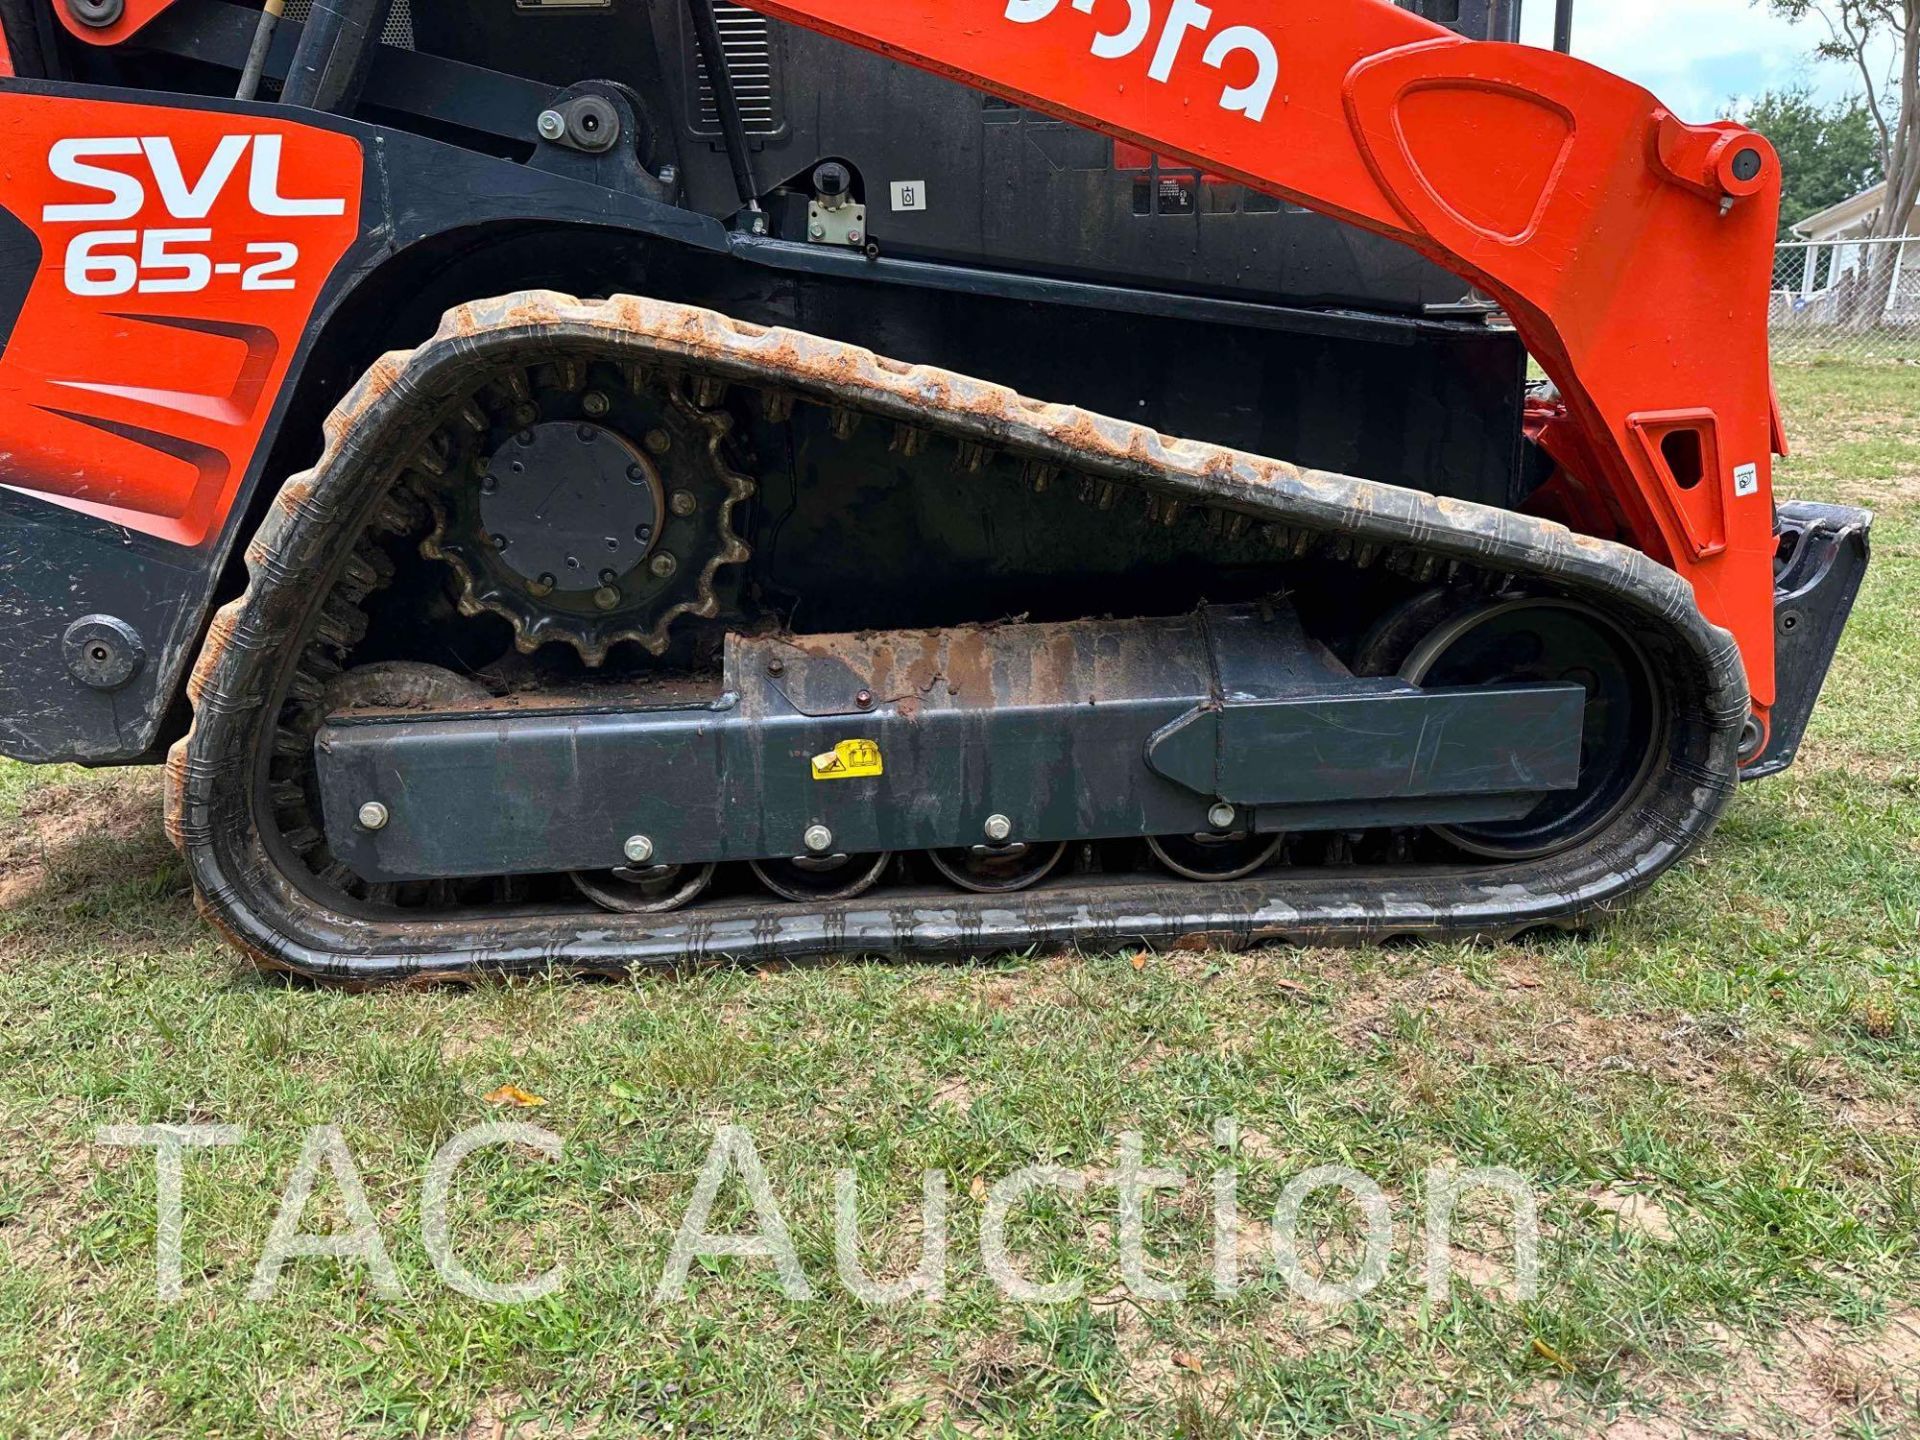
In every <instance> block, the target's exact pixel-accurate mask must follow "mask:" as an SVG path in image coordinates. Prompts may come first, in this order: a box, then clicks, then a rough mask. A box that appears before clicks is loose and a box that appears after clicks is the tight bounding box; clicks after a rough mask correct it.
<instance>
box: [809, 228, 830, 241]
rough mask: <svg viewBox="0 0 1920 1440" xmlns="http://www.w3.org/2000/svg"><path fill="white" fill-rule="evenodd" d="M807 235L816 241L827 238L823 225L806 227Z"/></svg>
mask: <svg viewBox="0 0 1920 1440" xmlns="http://www.w3.org/2000/svg"><path fill="white" fill-rule="evenodd" d="M807 233H808V234H809V235H811V236H813V238H814V239H816V240H824V239H826V238H827V227H826V226H824V225H809V226H808V227H807Z"/></svg>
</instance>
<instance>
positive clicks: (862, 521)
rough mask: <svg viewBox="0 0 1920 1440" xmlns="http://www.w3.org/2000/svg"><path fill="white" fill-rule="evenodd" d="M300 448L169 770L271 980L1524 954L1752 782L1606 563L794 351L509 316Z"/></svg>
mask: <svg viewBox="0 0 1920 1440" xmlns="http://www.w3.org/2000/svg"><path fill="white" fill-rule="evenodd" d="M327 435H328V444H327V448H326V452H325V454H324V456H323V457H322V459H321V461H320V463H319V464H318V465H317V466H316V467H315V468H314V469H313V470H311V471H309V472H307V473H304V474H301V475H298V476H295V477H294V478H292V479H291V480H289V481H288V482H287V483H286V485H285V486H284V487H283V489H282V491H281V493H280V495H279V497H278V499H277V501H276V502H275V504H274V506H273V508H272V510H271V512H270V514H269V517H268V519H267V521H266V523H265V524H264V525H263V527H262V528H261V530H260V532H259V534H258V535H257V536H256V537H255V539H254V541H253V544H252V545H251V547H250V548H249V551H248V555H247V561H248V570H249V575H250V584H249V585H248V588H247V590H246V592H245V594H244V595H242V596H241V597H240V598H239V599H238V600H236V601H234V602H233V603H231V604H229V605H228V606H227V607H225V608H224V609H223V610H222V611H221V612H220V613H219V615H218V616H217V618H216V620H215V623H214V626H213V629H212V633H211V635H210V637H209V641H208V644H207V646H206V648H205V651H204V654H203V657H202V659H201V661H200V663H199V665H198V667H197V669H196V672H195V674H194V677H193V680H192V683H191V686H190V693H191V695H192V698H193V703H194V719H193V725H192V729H191V731H190V732H189V734H188V735H187V737H186V738H185V739H184V740H182V741H181V742H179V743H178V744H177V745H176V746H175V748H174V751H173V754H172V756H171V761H170V771H171V776H170V782H171V783H170V787H169V790H170V801H169V824H170V829H171V832H172V834H173V835H174V837H175V840H176V842H177V843H178V844H179V845H180V846H181V848H182V850H183V851H184V853H185V855H186V857H187V859H188V862H189V864H190V867H191V869H192V871H193V874H194V878H195V881H196V886H197V888H198V890H199V893H200V894H201V896H202V898H203V904H204V906H205V908H206V910H207V912H208V913H209V915H210V916H211V918H212V919H213V920H214V921H215V923H217V924H218V925H220V926H221V928H222V929H223V930H225V931H226V932H227V934H228V935H229V936H230V937H231V938H233V939H234V940H235V942H236V943H238V944H239V945H241V946H242V947H243V948H244V949H246V950H247V951H249V952H250V953H252V954H253V955H254V956H255V957H256V958H257V959H258V960H259V961H261V962H262V963H264V964H266V965H269V966H273V967H279V968H285V969H288V970H292V971H296V972H299V973H302V974H307V975H312V976H316V977H323V978H328V979H333V980H340V981H346V982H349V983H355V982H374V981H384V980H392V979H404V978H421V977H431V978H444V977H447V976H454V975H462V974H471V973H475V972H478V971H482V970H485V971H493V972H501V971H505V972H529V971H539V970H545V969H548V968H561V969H566V970H577V971H594V972H617V971H621V970H625V969H628V968H630V967H635V966H649V965H653V966H658V965H680V964H686V963H694V962H700V961H707V960H717V959H722V958H724V959H730V960H747V961H751V960H763V959H770V958H774V957H793V956H796V955H807V954H826V953H845V952H855V953H860V952H868V953H887V954H899V953H928V952H982V951H991V950H1004V949H1008V948H1018V947H1024V946H1029V945H1034V944H1061V943H1067V944H1085V945H1100V946H1107V945H1118V944H1138V943H1145V944H1182V945H1198V944H1204V945H1209V946H1225V947H1237V946H1243V945H1248V944H1253V943H1261V942H1266V941H1273V940H1294V941H1314V942H1324V941H1343V940H1362V939H1366V940H1380V939H1387V938H1392V937H1398V936H1445V935H1465V934H1479V935H1486V934H1510V933H1514V932H1518V931H1522V930H1526V929H1530V928H1533V927H1538V926H1560V925H1572V924H1578V923H1581V922H1582V921H1584V920H1585V919H1587V918H1590V917H1591V916H1592V915H1594V914H1595V913H1596V912H1599V911H1601V910H1603V909H1605V908H1606V907H1608V906H1609V905H1612V904H1614V903H1617V902H1618V901H1620V900H1622V899H1624V898H1625V897H1627V896H1628V895H1630V894H1632V893H1634V892H1635V891H1637V890H1639V889H1640V888H1642V887H1644V886H1645V885H1646V884H1648V883H1650V882H1651V881H1652V880H1653V878H1654V877H1655V876H1657V875H1658V874H1659V873H1660V872H1661V871H1662V870H1663V869H1665V868H1666V867H1667V866H1668V865H1670V864H1671V863H1672V862H1673V861H1674V860H1675V859H1676V858H1677V857H1679V856H1680V855H1681V854H1683V853H1685V852H1686V851H1687V850H1688V849H1690V848H1691V847H1692V846H1693V845H1694V844H1696V843H1697V842H1698V841H1699V840H1700V839H1701V838H1702V837H1703V836H1704V834H1705V833H1706V832H1707V831H1708V830H1709V829H1710V827H1711V826H1712V824H1713V822H1714V820H1715V818H1716V817H1717V815H1718V813H1719V811H1720V809H1721V807H1722V806H1723V805H1724V803H1725V801H1726V798H1727V796H1728V795H1729V794H1730V793H1731V790H1732V788H1733V785H1734V781H1735V775H1736V752H1737V748H1738V746H1739V744H1740V737H1741V731H1742V727H1743V723H1744V722H1745V721H1746V720H1747V702H1746V692H1745V685H1744V679H1743V676H1742V674H1741V671H1740V666H1739V660H1738V655H1737V652H1736V651H1735V649H1734V648H1733V646H1732V643H1731V641H1730V640H1729V638H1728V637H1727V636H1726V635H1725V634H1724V632H1721V631H1719V630H1717V629H1715V628H1714V627H1712V626H1711V625H1709V624H1707V623H1706V622H1705V621H1704V620H1703V619H1702V618H1701V616H1700V614H1699V611H1698V609H1697V607H1696V606H1695V604H1694V601H1693V598H1692V596H1691V594H1689V593H1688V592H1687V587H1686V586H1685V585H1684V583H1683V582H1681V581H1680V580H1679V579H1678V578H1677V577H1676V576H1675V575H1674V574H1673V573H1672V572H1671V571H1670V570H1667V569H1666V568H1664V567H1662V566H1659V565H1657V564H1655V563H1653V562H1651V561H1650V560H1648V559H1647V558H1646V557H1645V556H1643V555H1640V554H1638V553H1637V552H1634V551H1632V550H1629V549H1626V548H1625V547H1622V546H1618V545H1614V544H1610V543H1606V542H1602V541H1598V540H1594V539H1591V538H1587V537H1583V536H1579V535H1576V534H1574V533H1573V532H1571V531H1569V530H1567V529H1565V528H1563V527H1561V526H1559V525H1556V524H1553V523H1550V522H1547V521H1543V520H1538V519H1533V518H1530V517H1527V516H1523V515H1520V514H1516V513H1514V512H1511V511H1503V510H1496V509H1492V508H1489V507H1483V506H1479V505H1474V504H1470V503H1466V502H1462V501H1457V500H1448V499H1442V498H1435V497H1433V496H1429V495H1424V494H1420V493H1416V492H1414V491H1410V490H1405V489H1400V488H1396V487H1392V486H1387V485H1381V484H1376V483H1371V482H1367V481H1363V480H1357V479H1353V478H1350V477H1346V476H1341V475H1335V474H1330V473H1327V472H1320V471H1311V470H1303V469H1300V468H1297V467H1294V466H1290V465H1286V464H1283V463H1280V462H1276V461H1272V460H1265V459H1260V458H1256V457H1254V456H1250V455H1246V454H1243V453H1238V452H1234V451H1231V450H1225V449H1221V448H1218V447H1215V446H1212V445H1208V444H1204V443H1200V442H1197V441H1190V440H1178V439H1172V438H1168V437H1165V436H1161V435H1158V434H1155V433H1152V432H1150V431H1147V430H1144V429H1142V428H1140V427H1137V426H1134V425H1130V424H1128V423H1126V422H1123V421H1119V420H1114V419H1110V418H1105V417H1101V416H1097V415H1092V414H1088V413H1085V412H1083V411H1080V410H1077V409H1073V408H1070V407H1067V406H1061V405H1054V404H1049V403H1046V402H1044V401H1042V400H1039V399H1034V398H1029V397H1024V396H1020V395H1017V394H1015V393H1013V392H1011V391H1007V390H1004V389H1001V388H999V387H996V386H993V385H989V384H986V383H984V382H980V381H977V380H972V379H968V378H966V377H963V376H959V375H954V374H950V373H948V372H944V371H941V370H938V369H934V368H931V367H924V366H906V365H901V364H897V363H895V362H891V361H888V360H885V359H882V358H879V357H876V356H874V355H872V354H870V353H868V352H866V351H862V350H859V349H856V348H854V347H850V346H846V345H842V344H838V343H836V342H832V341H827V340H824V339H821V338H819V337H817V336H809V335H804V334H799V333H796V332H792V331H784V330H779V329H764V328H761V327H757V326H750V325H744V324H738V323H735V322H732V321H729V320H727V319H726V318H724V317H722V316H720V315H718V314H715V313H713V312H710V311H705V310H699V309H695V308H691V307H686V306H680V305H674V304H668V303H664V302H659V301H652V300H642V299H635V298H631V297H616V298H614V299H611V300H605V301H598V302H593V301H579V300H575V299H572V298H570V297H566V296H561V295H557V294H551V293H543V292H522V293H518V294H514V295H510V296H505V297H502V298H500V299H496V300H490V301H485V302H479V303H476V304H473V305H470V306H466V307H463V308H462V309H460V310H456V311H454V312H452V313H451V314H449V315H448V316H447V318H446V321H445V322H444V324H443V325H442V327H441V329H440V332H439V333H438V334H437V335H436V336H435V337H434V338H433V339H432V340H430V341H429V342H428V343H426V344H425V345H423V346H421V347H420V348H419V349H417V350H415V351H412V352H405V353H396V354H393V355H389V356H387V357H385V358H384V359H383V360H382V361H381V362H380V363H379V364H378V365H376V366H375V367H374V369H373V370H372V371H371V372H370V373H369V374H368V376H367V377H366V378H365V379H364V380H363V381H362V382H361V383H360V385H359V386H358V387H357V388H356V389H355V390H354V391H353V392H352V393H351V394H350V395H349V396H348V397H347V398H346V399H345V400H344V401H342V403H341V404H340V406H339V408H338V409H337V410H336V411H335V413H334V415H333V417H332V418H331V420H330V421H329V423H328V427H327ZM553 516H564V523H559V524H555V523H551V520H550V517H553Z"/></svg>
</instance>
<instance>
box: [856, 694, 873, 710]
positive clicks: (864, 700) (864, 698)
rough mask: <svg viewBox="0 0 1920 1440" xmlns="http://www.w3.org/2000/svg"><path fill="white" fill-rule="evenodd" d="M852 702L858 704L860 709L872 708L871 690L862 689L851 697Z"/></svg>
mask: <svg viewBox="0 0 1920 1440" xmlns="http://www.w3.org/2000/svg"><path fill="white" fill-rule="evenodd" d="M853 703H854V704H856V705H858V706H859V707H860V708H861V709H862V710H870V709H872V708H873V692H872V691H871V690H862V691H861V692H860V693H859V694H857V695H855V696H854V697H853Z"/></svg>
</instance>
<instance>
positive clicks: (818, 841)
mask: <svg viewBox="0 0 1920 1440" xmlns="http://www.w3.org/2000/svg"><path fill="white" fill-rule="evenodd" d="M800 843H801V844H802V845H805V846H806V847H807V851H808V853H809V854H813V855H824V854H826V853H827V851H829V850H831V849H832V848H833V832H832V831H831V830H829V829H827V827H826V826H824V825H809V826H807V830H806V833H805V834H804V835H802V836H801V837H800Z"/></svg>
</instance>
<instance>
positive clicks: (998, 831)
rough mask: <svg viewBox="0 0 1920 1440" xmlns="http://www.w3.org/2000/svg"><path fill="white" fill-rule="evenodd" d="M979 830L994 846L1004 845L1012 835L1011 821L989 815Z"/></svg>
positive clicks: (1004, 817) (999, 816) (1001, 816)
mask: <svg viewBox="0 0 1920 1440" xmlns="http://www.w3.org/2000/svg"><path fill="white" fill-rule="evenodd" d="M980 828H981V829H982V830H984V831H985V832H986V836H987V839H989V840H991V841H992V842H993V843H994V844H995V845H1001V844H1005V843H1006V841H1007V840H1009V839H1010V838H1012V835H1013V821H1011V820H1009V819H1008V818H1007V817H1006V816H1004V815H989V816H988V817H987V823H986V824H985V825H983V826H981V827H980Z"/></svg>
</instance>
